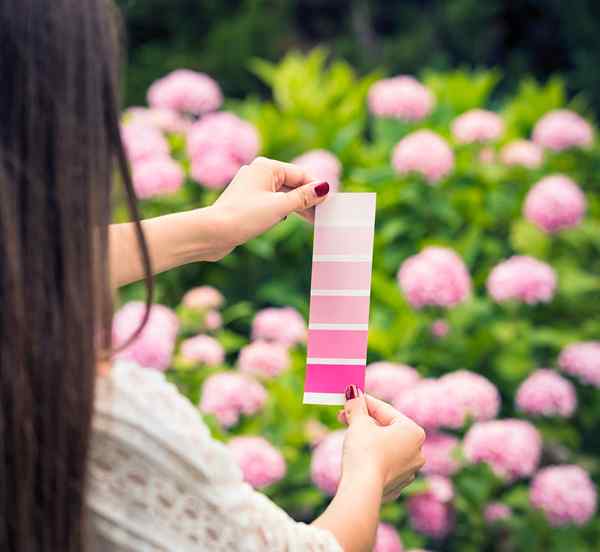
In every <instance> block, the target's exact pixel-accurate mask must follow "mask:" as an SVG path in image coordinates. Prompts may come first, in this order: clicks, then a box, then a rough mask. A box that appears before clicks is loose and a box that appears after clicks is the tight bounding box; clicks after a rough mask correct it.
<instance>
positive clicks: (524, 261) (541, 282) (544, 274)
mask: <svg viewBox="0 0 600 552" xmlns="http://www.w3.org/2000/svg"><path fill="white" fill-rule="evenodd" d="M487 289H488V293H489V294H490V295H491V296H492V298H493V299H494V300H495V301H497V302H499V303H500V302H502V301H508V300H515V301H520V302H522V303H527V304H529V305H533V304H535V303H548V302H549V301H550V300H551V299H552V297H553V296H554V291H555V290H556V273H555V272H554V269H553V268H552V267H551V266H550V265H548V264H546V263H544V262H542V261H538V260H537V259H534V258H533V257H529V256H526V255H515V256H513V257H511V258H510V259H507V260H506V261H502V262H501V263H499V264H498V265H496V266H495V267H494V269H493V270H492V272H491V273H490V275H489V277H488V280H487Z"/></svg>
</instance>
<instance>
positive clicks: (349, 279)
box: [311, 261, 371, 289]
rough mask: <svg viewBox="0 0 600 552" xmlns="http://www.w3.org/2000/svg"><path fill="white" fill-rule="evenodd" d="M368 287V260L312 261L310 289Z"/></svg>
mask: <svg viewBox="0 0 600 552" xmlns="http://www.w3.org/2000/svg"><path fill="white" fill-rule="evenodd" d="M370 287H371V263H370V262H368V263H366V262H364V261H362V262H346V263H340V262H313V266H312V281H311V288H312V289H370Z"/></svg>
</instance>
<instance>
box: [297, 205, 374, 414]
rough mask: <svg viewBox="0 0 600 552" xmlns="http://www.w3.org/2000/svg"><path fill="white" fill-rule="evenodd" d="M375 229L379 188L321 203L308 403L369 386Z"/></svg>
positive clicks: (339, 398) (340, 398) (339, 399)
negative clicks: (376, 193)
mask: <svg viewBox="0 0 600 552" xmlns="http://www.w3.org/2000/svg"><path fill="white" fill-rule="evenodd" d="M374 233H375V194H374V193H337V194H333V195H332V196H331V197H329V198H328V199H327V201H325V202H324V203H322V204H321V205H319V206H317V208H316V214H315V236H314V246H313V264H312V281H311V290H310V314H309V321H308V354H307V356H308V358H307V362H306V380H305V383H304V404H329V405H339V404H344V400H345V397H344V392H345V390H346V386H348V385H350V384H355V385H357V386H358V387H359V388H360V389H362V390H364V383H365V367H366V362H367V337H368V330H369V300H370V295H371V265H372V261H373V237H374Z"/></svg>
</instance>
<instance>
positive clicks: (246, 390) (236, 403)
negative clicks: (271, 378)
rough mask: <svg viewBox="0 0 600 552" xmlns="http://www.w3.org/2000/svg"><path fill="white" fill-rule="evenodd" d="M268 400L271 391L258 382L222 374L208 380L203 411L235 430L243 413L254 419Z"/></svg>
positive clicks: (240, 375)
mask: <svg viewBox="0 0 600 552" xmlns="http://www.w3.org/2000/svg"><path fill="white" fill-rule="evenodd" d="M266 400H267V392H266V391H265V388H264V387H263V386H262V385H261V384H260V383H259V382H257V381H256V380H254V379H252V378H250V377H248V376H246V375H244V374H239V373H234V372H220V373H218V374H213V375H212V376H209V377H208V378H207V379H206V380H205V382H204V385H203V386H202V398H201V401H200V410H201V411H202V412H204V413H205V414H213V415H214V416H215V417H216V418H217V421H218V422H219V423H220V424H221V425H222V426H223V427H231V426H233V425H235V424H237V423H238V421H239V419H240V416H241V415H242V414H244V415H246V416H251V415H253V414H256V413H257V412H258V411H260V410H261V409H262V407H263V406H264V404H265V402H266Z"/></svg>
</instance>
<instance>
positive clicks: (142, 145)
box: [121, 123, 169, 163]
mask: <svg viewBox="0 0 600 552" xmlns="http://www.w3.org/2000/svg"><path fill="white" fill-rule="evenodd" d="M121 139H122V140H123V146H124V148H125V152H126V153H127V158H128V159H129V162H130V163H137V162H138V161H142V160H147V159H156V158H160V157H169V144H168V142H167V140H166V139H165V137H164V136H163V134H162V132H161V131H160V130H158V129H157V128H155V127H153V126H150V125H147V124H140V123H130V124H128V125H121Z"/></svg>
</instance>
